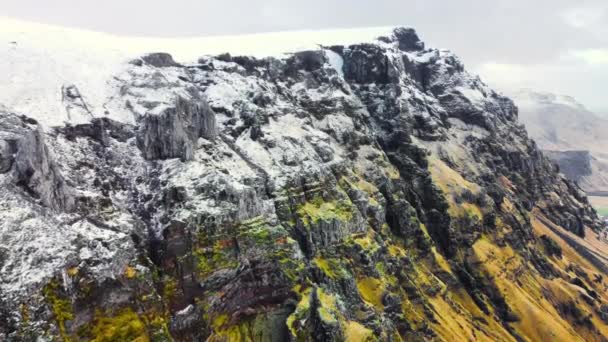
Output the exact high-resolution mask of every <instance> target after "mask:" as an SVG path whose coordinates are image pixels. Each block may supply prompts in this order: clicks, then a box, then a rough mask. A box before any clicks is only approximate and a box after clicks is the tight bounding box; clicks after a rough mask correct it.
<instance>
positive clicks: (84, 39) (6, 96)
mask: <svg viewBox="0 0 608 342" xmlns="http://www.w3.org/2000/svg"><path fill="white" fill-rule="evenodd" d="M386 33H389V34H388V35H386ZM377 37H382V40H383V43H384V44H386V43H395V44H397V45H401V46H402V47H405V46H408V47H409V48H423V47H424V45H423V44H422V43H421V42H420V40H419V39H418V37H417V35H416V34H415V32H414V31H413V30H412V29H406V28H399V29H395V30H391V29H390V28H388V27H375V28H363V29H340V30H320V31H294V32H276V33H264V34H248V35H240V36H215V37H202V38H179V39H169V38H141V37H123V36H116V35H112V34H107V33H100V32H93V31H85V30H78V29H71V28H64V27H57V26H51V25H44V24H35V23H29V22H24V21H18V20H13V19H7V18H0V42H3V44H0V56H2V58H0V73H1V74H2V75H5V77H4V79H3V80H2V81H0V103H2V104H3V105H5V106H6V107H8V108H10V109H11V110H13V111H15V112H19V113H23V114H26V115H28V116H30V117H34V118H35V119H37V120H38V121H40V122H41V123H42V124H44V125H46V126H57V125H63V124H64V123H66V122H69V123H71V124H78V123H83V122H88V121H89V120H90V119H91V118H92V117H97V116H105V115H110V116H111V118H112V119H115V120H117V121H121V122H126V123H132V122H134V118H133V115H132V113H130V112H129V111H125V110H118V108H117V106H116V105H115V104H112V103H111V102H112V100H113V99H114V98H115V97H116V93H117V91H120V86H121V85H120V84H118V83H117V82H113V80H114V79H115V78H117V77H118V78H121V76H120V75H123V74H124V73H125V72H126V70H127V69H128V68H129V65H128V63H127V62H128V61H129V60H131V59H132V58H135V57H137V56H141V55H145V54H147V53H152V52H157V51H163V52H167V53H169V54H171V55H172V56H173V58H175V60H176V61H178V62H180V63H186V64H189V63H195V62H196V61H197V60H198V58H200V57H201V56H203V55H218V54H222V53H230V54H233V55H248V56H255V57H266V56H279V57H280V56H285V53H289V52H295V51H302V50H315V49H319V46H330V45H337V44H353V43H361V42H374V41H376V38H377ZM416 44H418V45H416ZM70 89H72V91H73V92H74V94H73V95H76V96H77V97H80V99H79V101H80V100H81V101H80V102H83V103H86V108H81V110H70V109H66V106H67V105H66V103H65V98H66V92H68V91H70ZM108 107H110V108H111V109H112V110H108V109H109V108H108ZM72 109H73V108H72ZM108 113H110V114H108Z"/></svg>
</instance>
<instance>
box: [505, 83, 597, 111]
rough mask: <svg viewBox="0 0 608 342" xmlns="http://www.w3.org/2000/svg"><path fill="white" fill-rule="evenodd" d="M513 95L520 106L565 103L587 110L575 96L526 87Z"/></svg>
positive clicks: (564, 104)
mask: <svg viewBox="0 0 608 342" xmlns="http://www.w3.org/2000/svg"><path fill="white" fill-rule="evenodd" d="M512 97H513V99H514V100H516V102H517V103H518V105H520V106H539V105H543V106H544V105H563V106H567V107H572V108H576V109H579V110H585V111H586V110H587V109H586V108H585V106H584V105H583V104H581V103H580V102H578V101H577V100H576V99H575V98H574V97H572V96H568V95H560V94H553V93H550V92H544V91H538V90H533V89H527V88H525V89H520V90H519V91H517V92H515V93H514V94H513V95H512Z"/></svg>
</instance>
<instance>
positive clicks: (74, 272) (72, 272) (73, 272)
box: [67, 267, 78, 278]
mask: <svg viewBox="0 0 608 342" xmlns="http://www.w3.org/2000/svg"><path fill="white" fill-rule="evenodd" d="M67 274H68V276H70V277H72V278H73V277H75V276H77V275H78V267H70V268H68V270H67Z"/></svg>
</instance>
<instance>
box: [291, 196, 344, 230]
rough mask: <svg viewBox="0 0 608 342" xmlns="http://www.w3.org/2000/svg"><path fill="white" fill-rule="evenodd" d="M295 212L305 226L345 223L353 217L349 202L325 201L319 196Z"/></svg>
mask: <svg viewBox="0 0 608 342" xmlns="http://www.w3.org/2000/svg"><path fill="white" fill-rule="evenodd" d="M296 212H297V214H298V216H300V217H301V218H302V221H303V222H304V224H306V225H310V224H311V223H317V222H319V221H332V220H338V221H343V222H346V221H350V220H351V219H352V217H353V207H352V204H351V203H350V201H336V200H334V201H325V200H324V199H323V198H322V197H320V196H317V197H315V198H314V199H313V200H312V201H310V202H306V203H304V204H302V205H300V206H298V208H297V210H296Z"/></svg>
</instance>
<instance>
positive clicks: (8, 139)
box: [0, 113, 74, 212]
mask: <svg viewBox="0 0 608 342" xmlns="http://www.w3.org/2000/svg"><path fill="white" fill-rule="evenodd" d="M0 119H2V121H3V124H2V126H3V127H2V130H3V132H2V133H3V136H4V137H2V136H0V138H3V139H0V173H6V172H10V174H11V177H12V179H13V182H14V184H15V185H16V186H18V187H20V188H21V189H23V190H24V191H25V192H27V193H28V194H30V195H31V196H32V197H34V198H35V199H37V200H40V201H41V203H42V204H43V205H45V206H47V207H50V208H53V209H56V210H61V211H67V212H69V211H71V210H73V207H74V198H73V196H72V193H71V189H70V187H69V186H68V185H67V184H66V183H65V181H64V179H63V176H62V175H61V173H60V172H59V169H58V168H57V166H56V164H55V161H54V160H53V156H52V155H51V154H50V152H49V149H48V147H47V145H46V143H45V136H44V133H43V131H42V128H40V127H30V123H28V122H27V121H25V120H23V119H22V118H19V117H17V116H15V115H12V114H9V113H0Z"/></svg>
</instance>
